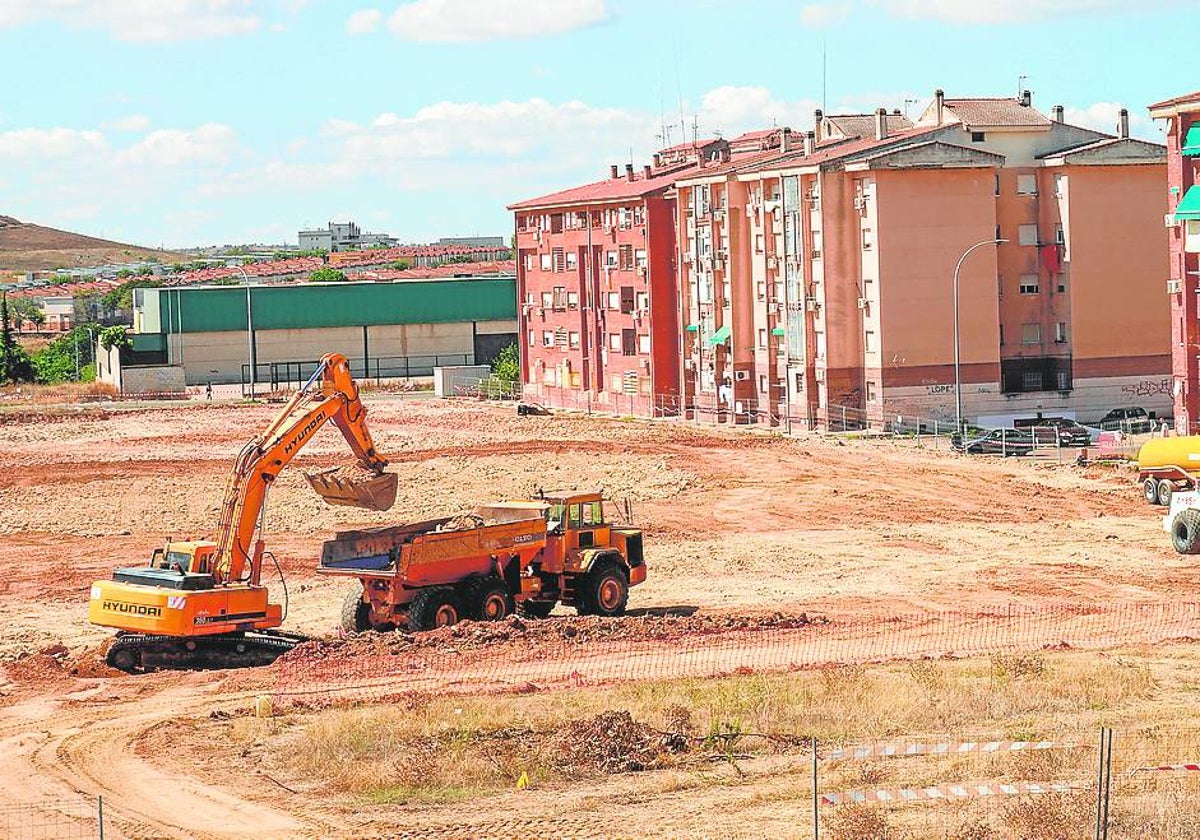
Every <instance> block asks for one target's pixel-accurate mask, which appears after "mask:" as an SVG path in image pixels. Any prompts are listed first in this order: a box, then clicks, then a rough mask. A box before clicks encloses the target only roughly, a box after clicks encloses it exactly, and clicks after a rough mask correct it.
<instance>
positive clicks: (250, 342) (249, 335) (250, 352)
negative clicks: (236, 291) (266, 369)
mask: <svg viewBox="0 0 1200 840" xmlns="http://www.w3.org/2000/svg"><path fill="white" fill-rule="evenodd" d="M231 268H233V270H234V271H236V272H238V273H239V274H241V275H242V278H243V279H244V280H245V281H246V363H247V364H246V367H247V368H248V369H249V370H250V399H254V388H255V384H256V383H255V381H254V316H253V315H252V314H251V312H250V275H249V274H247V273H246V270H245V269H244V268H242V267H241V266H240V265H235V266H231Z"/></svg>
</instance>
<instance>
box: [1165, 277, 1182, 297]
mask: <svg viewBox="0 0 1200 840" xmlns="http://www.w3.org/2000/svg"><path fill="white" fill-rule="evenodd" d="M1182 291H1183V281H1182V280H1168V281H1167V294H1169V295H1177V294H1179V293H1180V292H1182Z"/></svg>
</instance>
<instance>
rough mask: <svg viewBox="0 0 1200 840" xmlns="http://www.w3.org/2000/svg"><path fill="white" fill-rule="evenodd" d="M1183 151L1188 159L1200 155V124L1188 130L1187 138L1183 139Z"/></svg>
mask: <svg viewBox="0 0 1200 840" xmlns="http://www.w3.org/2000/svg"><path fill="white" fill-rule="evenodd" d="M1181 151H1182V153H1183V154H1184V155H1185V156H1187V157H1192V156H1194V155H1200V123H1197V124H1196V125H1193V126H1192V127H1191V128H1189V129H1188V133H1187V136H1186V137H1184V138H1183V149H1182V150H1181Z"/></svg>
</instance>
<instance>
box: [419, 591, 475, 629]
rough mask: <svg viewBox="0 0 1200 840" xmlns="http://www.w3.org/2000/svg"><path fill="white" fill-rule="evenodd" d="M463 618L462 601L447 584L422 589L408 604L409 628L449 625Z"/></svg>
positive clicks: (431, 627) (433, 627)
mask: <svg viewBox="0 0 1200 840" xmlns="http://www.w3.org/2000/svg"><path fill="white" fill-rule="evenodd" d="M462 618H463V609H462V602H461V601H460V600H459V598H458V595H457V594H455V592H454V590H453V589H450V588H449V587H447V586H433V587H430V588H429V589H422V590H421V591H420V592H418V593H417V596H416V597H415V598H413V600H412V603H411V604H409V605H408V629H409V630H434V629H436V628H438V627H449V626H450V625H452V624H458V622H459V621H461V620H462Z"/></svg>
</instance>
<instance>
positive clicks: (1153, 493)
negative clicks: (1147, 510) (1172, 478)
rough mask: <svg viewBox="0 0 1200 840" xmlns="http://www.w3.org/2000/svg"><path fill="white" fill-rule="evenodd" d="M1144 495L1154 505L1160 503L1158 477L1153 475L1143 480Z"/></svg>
mask: <svg viewBox="0 0 1200 840" xmlns="http://www.w3.org/2000/svg"><path fill="white" fill-rule="evenodd" d="M1142 495H1143V496H1145V497H1146V501H1147V502H1149V503H1150V504H1152V505H1156V504H1158V479H1156V478H1154V477H1153V476H1151V477H1150V478H1147V479H1146V480H1145V481H1143V482H1142Z"/></svg>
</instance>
